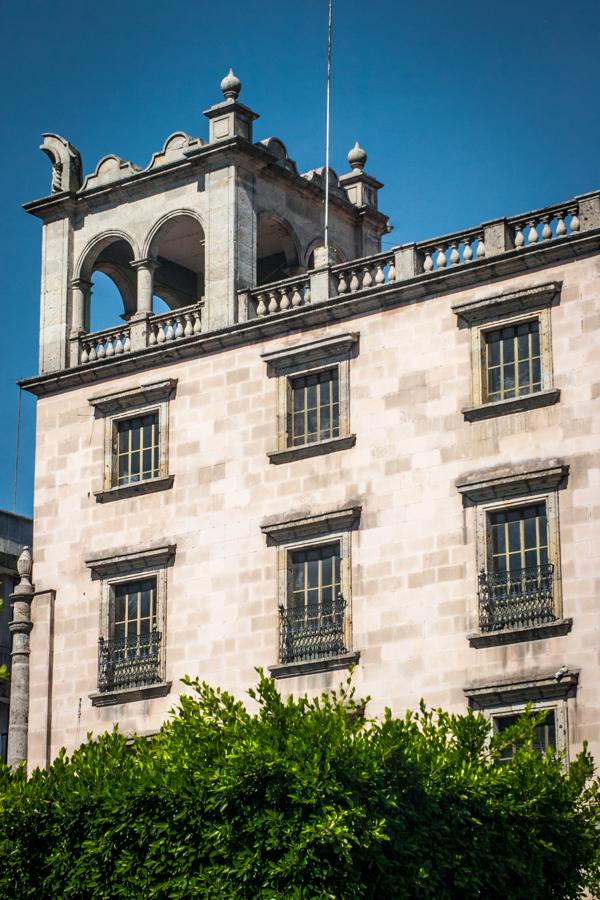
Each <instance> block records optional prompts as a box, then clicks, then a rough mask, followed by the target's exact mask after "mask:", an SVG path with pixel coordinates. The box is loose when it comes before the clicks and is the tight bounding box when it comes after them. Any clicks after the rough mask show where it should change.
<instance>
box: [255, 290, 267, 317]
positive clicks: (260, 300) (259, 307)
mask: <svg viewBox="0 0 600 900" xmlns="http://www.w3.org/2000/svg"><path fill="white" fill-rule="evenodd" d="M266 314H267V305H266V303H265V295H264V294H263V293H262V292H261V293H260V294H259V295H258V297H257V304H256V315H257V316H258V317H259V318H262V317H263V316H266Z"/></svg>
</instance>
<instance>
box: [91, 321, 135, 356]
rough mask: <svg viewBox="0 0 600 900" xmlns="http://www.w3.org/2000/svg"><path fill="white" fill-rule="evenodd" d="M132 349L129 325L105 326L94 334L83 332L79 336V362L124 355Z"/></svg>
mask: <svg viewBox="0 0 600 900" xmlns="http://www.w3.org/2000/svg"><path fill="white" fill-rule="evenodd" d="M130 350H131V329H130V328H129V326H128V325H125V326H122V327H121V328H105V329H104V331H96V332H94V333H93V334H82V335H81V336H80V337H79V362H80V363H81V364H82V365H83V364H85V363H93V362H96V361H97V360H99V359H107V358H110V357H112V356H122V354H124V353H129V352H130Z"/></svg>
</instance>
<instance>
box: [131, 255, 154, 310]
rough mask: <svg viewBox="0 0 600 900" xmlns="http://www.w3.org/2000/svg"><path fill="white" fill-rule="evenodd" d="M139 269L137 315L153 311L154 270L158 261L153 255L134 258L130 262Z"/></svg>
mask: <svg viewBox="0 0 600 900" xmlns="http://www.w3.org/2000/svg"><path fill="white" fill-rule="evenodd" d="M130 265H131V266H133V268H134V269H136V271H137V311H136V316H138V315H146V314H147V313H151V312H152V295H153V293H154V290H153V286H154V270H155V269H156V267H157V265H158V261H157V260H156V259H154V258H153V257H151V256H147V257H145V258H144V259H134V261H133V262H132V263H130Z"/></svg>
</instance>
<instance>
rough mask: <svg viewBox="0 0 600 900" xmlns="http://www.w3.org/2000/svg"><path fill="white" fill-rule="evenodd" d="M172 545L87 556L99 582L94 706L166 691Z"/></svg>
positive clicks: (145, 696) (89, 565)
mask: <svg viewBox="0 0 600 900" xmlns="http://www.w3.org/2000/svg"><path fill="white" fill-rule="evenodd" d="M174 557H175V547H174V546H170V545H169V546H165V547H152V548H149V549H147V550H142V551H138V552H134V553H125V554H115V555H113V556H108V557H103V558H101V559H94V560H88V561H87V563H86V565H87V566H88V567H89V568H90V569H91V571H92V577H93V578H94V579H95V580H99V581H100V582H101V591H100V622H101V629H100V636H99V641H98V691H97V693H94V694H91V695H90V697H91V700H92V703H93V705H94V706H106V705H109V704H111V703H124V702H127V701H129V700H140V699H148V698H150V697H157V696H162V695H163V694H166V693H168V691H169V689H170V682H168V683H167V682H165V680H164V672H165V626H166V591H167V570H168V568H169V567H170V566H171V565H172V564H173V560H174Z"/></svg>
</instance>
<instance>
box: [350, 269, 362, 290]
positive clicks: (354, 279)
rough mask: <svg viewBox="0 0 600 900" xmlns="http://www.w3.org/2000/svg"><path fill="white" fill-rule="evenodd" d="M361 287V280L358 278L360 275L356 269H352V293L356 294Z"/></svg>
mask: <svg viewBox="0 0 600 900" xmlns="http://www.w3.org/2000/svg"><path fill="white" fill-rule="evenodd" d="M359 287H360V282H359V280H358V275H357V274H356V270H355V269H352V270H351V272H350V293H351V294H354V293H355V292H356V291H357V290H358V289H359Z"/></svg>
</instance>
